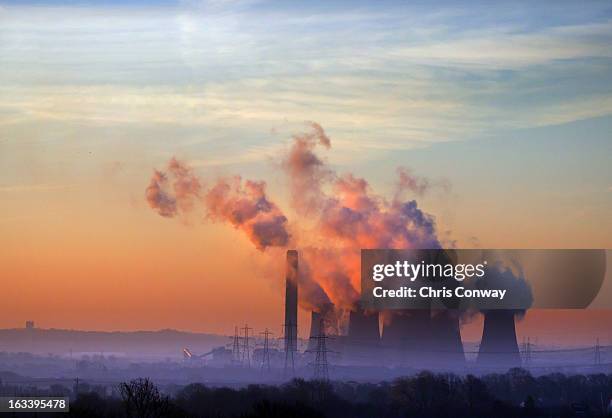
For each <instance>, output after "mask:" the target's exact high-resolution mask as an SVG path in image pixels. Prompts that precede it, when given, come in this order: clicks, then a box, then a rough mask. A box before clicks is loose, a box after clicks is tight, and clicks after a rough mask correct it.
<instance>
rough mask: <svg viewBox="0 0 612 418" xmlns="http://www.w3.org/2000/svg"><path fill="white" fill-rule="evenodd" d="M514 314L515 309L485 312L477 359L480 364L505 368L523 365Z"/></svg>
mask: <svg viewBox="0 0 612 418" xmlns="http://www.w3.org/2000/svg"><path fill="white" fill-rule="evenodd" d="M514 315H515V311H513V310H489V311H486V312H484V316H485V320H484V327H483V330H482V340H481V341H480V349H479V350H478V359H477V361H478V363H479V364H481V365H485V366H486V365H489V366H498V367H504V368H506V367H507V368H510V367H515V366H520V365H521V356H520V353H519V349H518V344H517V342H516V329H515V327H514Z"/></svg>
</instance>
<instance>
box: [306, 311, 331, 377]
mask: <svg viewBox="0 0 612 418" xmlns="http://www.w3.org/2000/svg"><path fill="white" fill-rule="evenodd" d="M310 338H311V339H314V340H316V342H317V349H316V350H315V360H314V363H313V369H314V370H313V377H314V379H315V380H318V381H325V382H326V381H328V380H329V367H328V366H329V365H328V363H327V353H329V352H330V351H329V350H328V349H327V339H328V338H329V337H328V336H327V335H325V323H324V320H323V319H321V322H320V324H319V334H318V335H315V336H312V337H310Z"/></svg>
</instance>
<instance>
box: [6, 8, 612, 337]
mask: <svg viewBox="0 0 612 418" xmlns="http://www.w3.org/2000/svg"><path fill="white" fill-rule="evenodd" d="M12 3H13V4H12V5H10V6H9V5H7V6H6V7H5V6H3V7H1V8H0V15H1V21H2V24H1V25H0V39H1V40H2V42H0V57H1V58H2V65H0V97H1V98H2V100H1V102H2V103H0V266H1V270H0V285H1V288H0V290H1V292H2V293H1V294H2V301H1V303H0V327H3V328H4V327H21V326H23V324H24V322H25V321H26V320H34V321H36V323H37V324H38V325H39V326H41V327H45V328H48V327H57V328H74V329H91V330H134V329H161V328H176V329H183V330H193V331H207V332H215V333H226V334H230V333H232V332H233V328H234V325H235V324H244V323H245V322H248V324H249V325H250V326H252V327H254V328H255V332H258V331H261V330H263V329H264V328H265V327H268V328H270V329H272V330H275V331H276V332H279V331H280V328H281V324H282V321H283V319H282V318H283V312H282V305H283V300H282V295H283V292H282V281H283V271H284V254H283V253H282V251H280V252H279V253H275V252H274V251H271V250H266V252H265V253H262V252H259V251H257V250H256V249H254V248H253V247H252V245H251V244H250V243H249V242H248V241H247V240H246V239H245V238H244V236H243V235H241V234H240V232H239V231H236V230H234V229H232V228H231V227H229V226H227V225H219V224H211V223H206V222H203V221H202V219H199V218H198V217H197V216H195V215H194V216H193V217H192V218H190V219H165V218H162V217H160V216H159V215H158V214H156V213H155V212H154V211H153V210H151V209H150V208H149V207H148V206H147V203H146V201H145V196H144V193H145V188H146V187H147V185H148V182H149V179H150V178H151V174H152V172H153V169H155V168H163V167H164V165H165V164H166V162H167V161H168V160H169V159H170V158H171V157H172V156H177V157H178V158H179V159H180V160H182V161H185V162H187V163H189V164H190V166H192V167H194V169H195V170H196V171H197V172H198V175H201V176H202V178H215V177H217V176H219V175H233V174H240V175H243V176H244V177H245V178H251V179H257V180H265V181H267V182H268V192H269V195H270V196H271V197H272V198H273V199H274V201H275V202H277V203H278V205H279V206H280V207H281V208H282V209H283V211H284V212H285V213H287V214H288V215H289V217H290V218H291V219H290V222H291V221H294V220H295V219H296V218H295V216H294V215H293V214H292V212H291V209H290V205H289V196H288V195H289V193H288V191H287V181H286V179H285V178H284V177H283V176H281V175H280V172H279V164H278V161H279V157H278V156H279V153H280V152H282V151H284V150H285V149H286V148H287V146H288V143H289V141H290V138H291V136H292V135H293V134H296V133H299V132H302V131H303V129H304V121H316V122H317V123H319V124H320V125H321V126H323V128H324V129H325V131H326V132H327V134H328V135H329V137H330V138H331V141H332V148H331V150H329V152H328V153H327V154H326V156H325V158H326V161H327V162H328V163H329V165H330V166H331V167H334V169H337V171H338V172H339V173H343V172H346V171H350V172H353V173H355V175H357V176H362V177H364V178H366V179H368V181H369V182H370V185H371V186H372V188H373V189H374V190H376V193H377V194H379V195H382V196H386V197H387V198H388V197H389V196H391V195H392V189H393V184H394V182H395V181H396V171H395V170H396V168H397V167H399V166H407V167H410V168H411V169H413V170H414V172H415V173H416V174H417V175H419V176H423V177H426V178H428V179H430V180H431V181H432V184H437V183H444V182H445V181H448V182H449V183H450V185H451V187H450V189H449V191H447V192H440V190H442V189H443V188H437V189H436V190H435V191H434V192H433V193H431V194H429V195H426V196H424V197H423V198H421V197H419V198H418V200H419V207H420V208H423V209H424V210H425V211H426V212H427V213H429V214H432V215H433V216H435V219H436V224H437V228H438V234H439V235H440V236H441V237H444V238H445V239H448V240H456V242H457V247H458V248H471V247H473V246H475V245H478V246H479V247H480V248H612V217H611V216H610V213H612V163H610V155H612V141H610V132H611V131H612V92H611V91H610V88H609V86H612V83H611V82H610V75H611V74H612V71H611V70H610V62H611V61H610V59H609V58H610V57H612V49H611V45H612V41H611V40H610V39H609V38H610V34H611V33H612V31H610V30H608V29H609V26H610V24H609V21H608V22H607V23H605V22H604V23H602V20H601V19H602V18H601V17H602V16H603V15H604V13H609V10H607V9H605V8H603V9H602V8H600V6H598V5H596V4H591V5H588V6H585V5H583V4H580V5H577V6H575V7H576V13H568V12H567V10H565V9H566V7H569V6H567V5H566V6H564V8H562V9H564V10H562V11H559V10H557V9H555V10H556V11H555V10H552V9H551V8H550V7H547V6H541V5H539V3H537V2H534V3H533V5H532V6H530V7H522V6H521V7H518V8H516V9H513V8H512V7H511V6H509V8H510V9H513V10H512V13H507V14H503V19H502V20H503V22H500V21H499V13H486V14H481V13H480V9H479V8H474V7H472V8H469V7H467V8H466V10H465V11H464V12H465V15H463V14H459V15H458V14H457V13H456V10H455V9H454V8H451V9H448V10H446V9H444V7H443V6H440V7H442V9H440V10H437V9H435V10H434V9H428V8H427V7H420V6H418V7H414V8H411V7H412V6H410V5H408V4H402V5H394V4H389V5H388V7H389V9H388V10H387V9H384V10H383V8H378V7H377V8H376V10H374V9H372V10H368V7H371V6H366V5H360V8H359V9H353V8H352V6H351V4H352V3H350V2H346V3H342V5H338V6H337V7H327V4H325V5H323V3H319V2H310V3H308V5H306V4H304V5H300V7H298V8H296V7H295V5H294V4H293V3H291V2H286V3H283V4H282V5H281V4H280V3H279V4H278V7H279V9H278V10H277V11H275V12H274V13H271V14H268V13H262V11H261V10H260V9H259V8H258V7H261V6H260V3H259V2H245V4H242V3H243V2H214V3H215V7H213V8H211V9H210V10H208V9H206V10H204V11H202V10H200V9H197V8H195V9H191V8H190V7H191V6H190V3H191V2H177V4H176V5H173V6H171V7H170V6H169V7H163V8H158V7H153V6H146V5H144V3H145V2H140V1H139V2H135V4H134V5H131V6H130V7H127V8H125V9H124V8H122V7H121V6H120V5H119V3H121V2H113V3H117V4H116V5H114V6H112V7H111V6H106V5H105V4H104V2H91V5H90V4H89V3H90V2H87V3H88V5H82V6H78V7H73V6H71V5H70V4H65V5H63V6H62V7H54V6H53V5H51V4H49V5H46V6H45V7H37V6H35V5H29V6H27V5H23V4H22V3H24V2H12ZM60 3H61V2H60ZM67 3H72V2H67ZM217 3H218V4H217ZM396 6H397V7H396ZM345 7H346V8H347V9H346V10H345V9H344V8H345ZM362 7H365V9H362ZM474 13H475V14H474ZM555 13H556V14H555ZM313 16H316V17H318V18H321V22H322V24H318V23H317V22H318V21H319V20H318V19H313ZM574 18H575V19H576V20H575V21H574V20H573V19H574ZM111 21H112V22H114V24H113V25H109V24H108V22H111ZM288 22H289V23H288ZM468 22H469V23H470V24H467V25H466V23H468ZM478 22H480V23H478ZM526 22H528V24H527V23H526ZM472 24H473V25H472ZM347 25H348V27H347ZM298 38H299V41H300V48H295V41H296V39H298ZM301 315H302V316H301V320H300V331H301V332H302V333H305V332H306V330H307V329H308V326H309V324H308V320H307V319H306V320H304V319H305V318H306V317H307V315H306V314H305V313H304V312H301ZM579 317H581V318H582V317H584V320H583V321H580V322H575V321H574V318H579ZM610 319H612V316H610V315H609V314H608V313H601V312H600V313H576V312H574V313H571V314H570V313H568V314H565V313H564V314H561V313H554V312H547V313H543V314H539V315H532V314H528V315H527V318H526V319H525V320H524V321H523V322H521V323H520V324H519V332H521V333H524V334H527V335H534V334H537V335H540V336H542V338H544V337H545V336H547V337H546V338H548V336H549V337H550V338H551V340H552V339H562V340H563V341H566V342H568V343H569V342H571V340H572V338H574V337H573V336H574V335H579V334H580V333H587V334H589V335H588V337H587V336H584V339H585V340H590V339H592V337H594V336H595V335H601V336H602V338H608V339H610V335H609V333H608V334H607V336H605V335H604V334H605V328H606V325H608V324H609V323H611V321H610ZM478 327H479V323H478V322H477V321H475V322H474V323H473V324H472V325H470V326H468V327H467V328H466V329H465V335H466V336H467V337H468V338H469V339H476V338H477V335H478ZM610 342H611V343H612V341H610Z"/></svg>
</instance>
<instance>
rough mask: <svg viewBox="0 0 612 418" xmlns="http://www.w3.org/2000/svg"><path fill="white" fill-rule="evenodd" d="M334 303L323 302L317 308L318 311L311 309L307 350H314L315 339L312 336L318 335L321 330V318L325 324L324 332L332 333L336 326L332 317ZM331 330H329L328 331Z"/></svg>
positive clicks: (315, 345) (315, 346)
mask: <svg viewBox="0 0 612 418" xmlns="http://www.w3.org/2000/svg"><path fill="white" fill-rule="evenodd" d="M333 314H334V305H333V304H332V303H325V304H323V306H321V307H320V308H319V311H318V312H317V311H312V313H311V319H310V339H309V341H308V348H307V350H310V351H312V350H316V348H317V340H316V339H315V338H313V337H318V336H319V334H320V331H321V320H323V324H324V326H325V330H324V331H325V334H330V333H334V330H335V328H336V324H335V323H334V322H335V318H334V315H333ZM330 331H331V332H330Z"/></svg>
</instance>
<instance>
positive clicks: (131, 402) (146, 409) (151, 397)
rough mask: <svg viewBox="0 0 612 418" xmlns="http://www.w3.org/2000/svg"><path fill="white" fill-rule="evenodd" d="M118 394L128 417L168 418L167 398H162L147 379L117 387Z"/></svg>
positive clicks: (124, 383)
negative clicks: (166, 417)
mask: <svg viewBox="0 0 612 418" xmlns="http://www.w3.org/2000/svg"><path fill="white" fill-rule="evenodd" d="M119 393H120V394H121V399H122V400H123V403H124V406H125V412H126V415H127V416H128V417H134V418H158V417H165V416H168V411H169V409H170V408H169V402H168V398H167V397H165V396H162V395H161V394H160V393H159V390H158V389H157V386H155V385H154V384H153V382H151V381H150V380H149V379H136V380H131V381H129V382H127V383H126V382H123V383H121V384H120V385H119Z"/></svg>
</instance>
